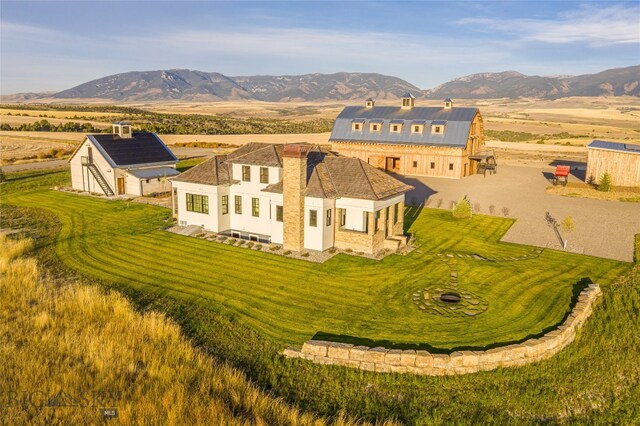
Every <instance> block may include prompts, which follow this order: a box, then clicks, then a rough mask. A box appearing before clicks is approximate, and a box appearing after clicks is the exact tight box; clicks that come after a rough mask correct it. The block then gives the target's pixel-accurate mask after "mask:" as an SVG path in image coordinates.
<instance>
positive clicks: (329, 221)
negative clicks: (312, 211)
mask: <svg viewBox="0 0 640 426" xmlns="http://www.w3.org/2000/svg"><path fill="white" fill-rule="evenodd" d="M325 224H326V225H327V226H331V210H327V217H326V220H325Z"/></svg>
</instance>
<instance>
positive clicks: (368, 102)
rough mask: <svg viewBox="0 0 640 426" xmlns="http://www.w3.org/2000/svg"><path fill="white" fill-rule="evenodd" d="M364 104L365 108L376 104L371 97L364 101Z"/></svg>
mask: <svg viewBox="0 0 640 426" xmlns="http://www.w3.org/2000/svg"><path fill="white" fill-rule="evenodd" d="M364 106H365V108H373V107H374V106H375V101H374V100H373V98H369V99H367V100H366V101H364Z"/></svg>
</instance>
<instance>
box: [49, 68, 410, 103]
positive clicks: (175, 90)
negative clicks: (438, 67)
mask: <svg viewBox="0 0 640 426" xmlns="http://www.w3.org/2000/svg"><path fill="white" fill-rule="evenodd" d="M407 91H413V92H416V94H417V95H421V94H422V91H421V90H420V89H418V88H417V87H416V86H413V85H412V84H409V83H407V82H406V81H404V80H401V79H399V78H396V77H389V76H384V75H381V74H363V73H337V74H306V75H297V76H248V77H227V76H224V75H222V74H219V73H207V72H201V71H191V70H168V71H144V72H138V71H134V72H127V73H123V74H116V75H111V76H108V77H104V78H101V79H98V80H94V81H90V82H88V83H84V84H81V85H79V86H76V87H73V88H71V89H68V90H64V91H62V92H59V93H56V94H55V95H53V97H54V98H56V99H64V98H66V99H68V98H106V99H113V100H119V101H124V100H167V99H181V100H195V101H197V100H238V99H255V100H261V101H271V102H278V101H289V100H300V101H317V100H351V99H362V98H363V97H371V96H373V97H376V98H379V99H388V98H391V99H396V98H398V96H401V95H402V94H403V93H405V92H407Z"/></svg>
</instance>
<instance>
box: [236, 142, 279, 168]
mask: <svg viewBox="0 0 640 426" xmlns="http://www.w3.org/2000/svg"><path fill="white" fill-rule="evenodd" d="M227 162H228V163H234V164H247V165H252V166H265V167H282V145H280V144H267V143H255V142H253V143H250V144H247V145H244V146H243V147H241V148H239V149H237V150H235V151H233V152H232V153H231V154H229V155H228V156H227Z"/></svg>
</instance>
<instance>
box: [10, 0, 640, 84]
mask: <svg viewBox="0 0 640 426" xmlns="http://www.w3.org/2000/svg"><path fill="white" fill-rule="evenodd" d="M637 64H640V1H639V0H636V1H633V2H612V1H606V2H593V1H590V2H568V1H551V2H544V1H532V2H526V1H512V2H498V1H476V2H456V1H413V2H367V1H341V2H331V1H322V2H311V1H296V2H292V1H290V2H272V1H261V2H245V1H236V2H224V1H215V2H204V1H200V2H189V1H170V2H169V1H160V2H154V1H138V2H115V1H109V2H106V1H104V2H100V1H87V2H82V1H74V2H70V1H66V2H56V1H47V2H33V1H20V2H17V1H16V2H14V1H6V0H2V2H1V3H0V93H2V94H11V93H17V92H41V91H59V90H63V89H68V88H70V87H73V86H76V85H78V84H81V83H84V82H86V81H89V80H93V79H97V78H101V77H104V76H107V75H111V74H117V73H122V72H127V71H146V70H157V69H178V68H188V69H192V70H199V71H209V72H213V71H215V72H220V73H222V74H225V75H227V76H239V75H264V74H268V75H286V74H289V75H292V74H307V73H334V72H342V71H346V72H376V73H381V74H387V75H392V76H395V77H400V78H402V79H405V80H407V81H408V82H410V83H412V84H414V85H416V86H418V87H420V88H422V89H428V88H432V87H434V86H436V85H438V84H442V83H445V82H447V81H449V80H451V79H453V78H457V77H460V76H464V75H468V74H474V73H480V72H499V71H507V70H515V71H519V72H522V73H524V74H528V75H578V74H591V73H596V72H599V71H603V70H605V69H609V68H616V67H624V66H630V65H637Z"/></svg>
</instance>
